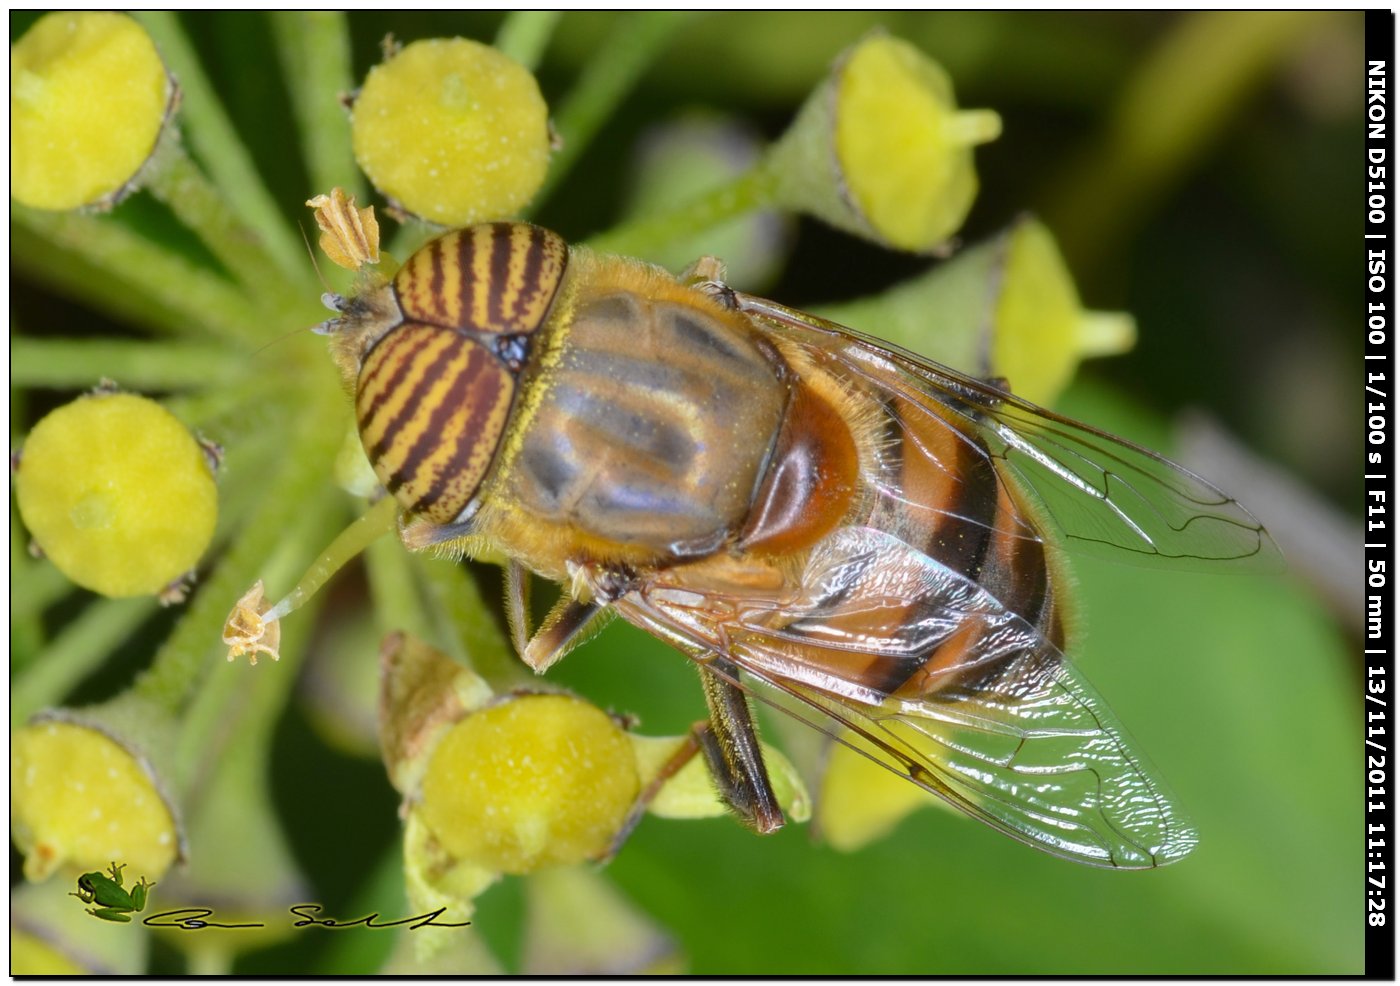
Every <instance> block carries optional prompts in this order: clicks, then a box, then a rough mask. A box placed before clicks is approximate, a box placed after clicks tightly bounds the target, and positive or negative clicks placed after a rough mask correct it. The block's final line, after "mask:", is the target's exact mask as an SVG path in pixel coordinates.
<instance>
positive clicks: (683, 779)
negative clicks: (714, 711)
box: [627, 733, 812, 822]
mask: <svg viewBox="0 0 1400 986" xmlns="http://www.w3.org/2000/svg"><path fill="white" fill-rule="evenodd" d="M627 738H628V739H629V740H631V741H632V748H633V750H634V751H635V752H636V757H637V770H638V772H639V773H640V774H641V776H642V779H643V780H644V781H645V782H647V783H650V782H651V781H652V779H653V778H655V777H657V776H658V775H659V774H660V773H661V771H662V769H663V768H664V767H665V766H666V764H667V761H669V760H670V759H671V758H672V757H673V756H674V755H675V754H676V752H677V751H678V750H679V749H680V748H681V747H682V745H683V744H684V743H686V742H687V738H686V737H676V736H641V735H638V734H637V733H629V734H628V736H627ZM761 745H762V747H763V764H764V766H765V767H766V768H767V769H768V779H769V781H770V782H772V785H773V794H774V795H775V796H776V797H777V799H778V806H779V807H781V808H782V809H783V814H784V815H786V816H787V819H788V821H790V822H805V821H807V820H808V819H809V818H810V817H811V815H812V802H811V798H810V797H809V796H808V794H807V786H806V785H805V784H804V783H803V782H802V775H801V774H800V773H799V772H798V770H797V768H796V767H794V766H793V764H792V761H791V760H789V759H788V758H787V756H786V755H785V754H784V753H783V752H782V751H781V750H779V749H778V748H777V747H774V746H769V745H768V744H767V743H762V744H761ZM647 811H648V812H650V813H651V814H653V815H655V816H657V817H658V818H717V817H719V816H720V815H727V814H729V812H730V809H729V806H728V805H726V804H725V803H724V801H723V800H722V799H721V798H720V796H719V791H717V790H716V789H715V782H714V779H713V778H712V777H711V776H710V768H709V765H708V764H707V763H706V762H705V758H704V757H703V756H699V755H696V756H694V757H692V758H691V759H690V760H689V761H688V762H687V763H686V764H685V766H683V767H682V768H681V769H680V770H678V771H676V772H675V773H674V774H673V775H671V776H670V777H668V778H667V779H666V781H665V783H663V784H662V785H661V787H660V789H659V790H657V792H656V796H655V797H653V798H652V799H651V800H650V801H649V802H648V803H647Z"/></svg>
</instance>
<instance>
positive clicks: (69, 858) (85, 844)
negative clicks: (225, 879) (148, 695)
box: [10, 721, 180, 881]
mask: <svg viewBox="0 0 1400 986" xmlns="http://www.w3.org/2000/svg"><path fill="white" fill-rule="evenodd" d="M10 784H11V787H10V831H11V834H12V836H13V837H14V841H15V845H16V846H18V847H19V850H20V852H21V853H23V854H24V857H25V859H24V875H25V876H26V877H27V878H28V879H30V880H42V879H44V878H45V877H47V876H48V875H49V874H50V873H52V872H53V871H54V870H55V869H56V868H57V867H59V866H61V865H63V864H71V865H72V866H74V867H77V868H79V869H83V870H101V869H105V868H106V866H107V865H108V864H109V863H111V862H112V861H114V860H115V861H118V862H121V863H124V864H126V865H128V866H130V867H131V872H133V873H140V874H141V875H143V876H145V877H146V878H147V879H150V880H153V881H154V880H158V879H160V877H161V876H162V874H164V873H165V871H166V870H168V869H169V868H170V865H171V863H173V862H174V861H175V859H176V856H177V854H178V852H179V849H180V840H179V834H178V830H177V828H176V822H175V817H174V815H173V814H172V813H171V811H170V808H169V807H168V806H167V804H166V802H165V799H164V798H163V797H162V796H161V794H160V791H159V790H158V789H157V787H156V785H155V782H154V780H153V779H152V776H151V774H150V772H149V771H148V770H147V769H146V767H145V766H144V765H143V764H142V763H141V761H139V760H138V759H137V758H136V757H135V756H134V755H133V754H132V753H131V752H129V751H128V750H127V749H125V748H124V747H122V746H121V745H120V744H118V743H117V742H116V741H115V740H113V739H111V738H110V737H108V736H106V735H104V734H103V733H101V732H99V731H98V730H96V729H91V728H88V727H86V726H81V725H78V724H76V723H72V722H55V721H44V722H38V723H34V724H32V725H29V726H24V727H22V728H21V729H19V730H16V731H15V732H14V733H13V734H12V735H11V737H10Z"/></svg>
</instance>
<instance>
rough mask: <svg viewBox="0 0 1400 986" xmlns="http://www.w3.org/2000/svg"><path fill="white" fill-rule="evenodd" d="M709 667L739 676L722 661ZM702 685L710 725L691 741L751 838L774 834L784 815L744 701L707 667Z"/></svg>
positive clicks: (746, 703) (702, 667) (732, 685)
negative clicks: (697, 745) (703, 757)
mask: <svg viewBox="0 0 1400 986" xmlns="http://www.w3.org/2000/svg"><path fill="white" fill-rule="evenodd" d="M713 667H714V668H716V669H717V670H718V671H722V672H723V673H724V674H725V675H728V676H729V678H734V679H737V678H738V676H739V669H738V668H736V667H735V666H734V665H733V664H731V663H730V662H729V661H726V660H724V659H723V658H716V659H715V660H714V662H713ZM700 683H701V685H703V686H704V690H705V703H706V704H707V705H708V706H709V708H710V721H709V722H708V723H706V724H703V725H702V726H701V727H700V728H698V729H697V730H696V733H695V735H696V739H697V740H698V741H699V744H700V752H701V753H703V754H704V755H705V760H706V762H707V764H708V765H709V768H710V776H711V777H713V778H714V781H715V786H716V787H717V788H718V789H719V795H720V797H721V798H722V799H723V800H724V802H725V803H726V804H727V805H729V806H730V807H731V808H733V809H734V811H735V813H736V814H737V815H738V816H739V819H740V821H742V822H743V823H744V824H745V825H747V826H748V827H749V828H751V829H753V830H754V831H755V832H757V833H759V834H760V835H766V834H768V833H769V832H776V831H777V830H778V829H780V828H782V826H783V822H784V818H783V811H782V809H781V808H780V807H778V796H777V795H776V794H774V793H773V784H772V782H771V781H770V780H769V779H768V769H767V768H766V767H765V766H764V765H763V750H762V749H761V747H760V746H759V743H758V730H757V729H756V728H755V726H754V721H753V712H752V710H750V709H749V703H748V699H747V697H746V696H745V695H744V693H743V692H742V691H741V690H740V689H739V687H738V686H737V685H734V684H732V683H731V682H730V680H728V678H725V677H721V676H720V675H719V674H717V673H715V671H712V670H711V669H710V667H708V666H705V665H701V667H700Z"/></svg>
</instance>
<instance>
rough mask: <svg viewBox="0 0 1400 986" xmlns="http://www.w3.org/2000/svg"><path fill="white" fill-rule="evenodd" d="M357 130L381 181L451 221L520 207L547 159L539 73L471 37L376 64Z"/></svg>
mask: <svg viewBox="0 0 1400 986" xmlns="http://www.w3.org/2000/svg"><path fill="white" fill-rule="evenodd" d="M352 130H353V139H354V147H355V159H356V160H357V161H358V162H359V163H360V167H361V168H363V169H364V171H365V174H366V175H368V176H369V179H370V181H371V182H373V183H374V187H375V188H377V189H379V191H381V192H383V193H384V194H385V195H387V196H389V197H390V198H392V199H393V200H394V201H395V202H397V203H398V204H399V205H401V206H402V207H403V208H404V209H406V210H408V211H409V212H411V213H413V214H415V215H417V216H419V217H421V218H423V219H426V220H428V221H429V222H433V223H438V224H439V225H444V226H465V225H467V224H469V223H475V222H480V221H482V220H486V219H499V218H502V217H505V216H510V215H514V214H515V213H516V212H518V211H519V210H520V209H522V208H523V207H524V206H525V205H527V204H528V203H529V201H530V199H531V198H533V197H534V195H535V193H536V192H537V191H538V190H539V187H540V185H541V184H542V183H543V181H544V176H545V172H546V170H548V167H549V143H550V138H549V121H548V109H547V107H546V106H545V102H544V97H542V96H541V95H540V90H539V86H538V85H537V84H536V82H535V77H534V76H533V75H531V74H530V72H529V71H528V70H527V69H525V68H524V67H522V66H521V65H519V64H517V63H516V62H514V61H512V60H511V59H510V58H507V57H506V56H505V55H503V54H501V53H500V52H498V51H496V50H495V49H494V48H490V47H488V46H486V45H483V44H478V43H477V42H475V41H468V40H465V39H463V38H452V39H434V40H429V41H417V42H414V43H413V44H411V45H408V46H407V47H405V48H404V49H403V50H402V51H400V52H398V53H397V54H396V55H394V56H392V57H391V58H389V59H388V60H387V61H385V62H383V63H382V64H380V65H377V66H375V67H374V68H373V69H371V70H370V73H369V76H368V77H367V78H366V79H365V84H364V87H363V88H362V89H361V90H360V93H359V95H358V96H357V97H356V99H355V105H354V109H353V120H352Z"/></svg>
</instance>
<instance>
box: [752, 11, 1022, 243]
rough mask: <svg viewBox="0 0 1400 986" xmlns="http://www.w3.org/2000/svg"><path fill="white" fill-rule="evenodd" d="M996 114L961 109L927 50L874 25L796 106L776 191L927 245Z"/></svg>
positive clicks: (872, 231) (794, 203)
mask: <svg viewBox="0 0 1400 986" xmlns="http://www.w3.org/2000/svg"><path fill="white" fill-rule="evenodd" d="M1000 133H1001V118H1000V117H998V116H997V115H996V113H994V112H992V111H991V110H960V109H958V107H957V103H956V102H955V100H954V98H953V84H952V82H951V81H950V80H949V78H948V75H947V73H946V72H944V71H943V69H942V68H941V67H939V65H938V64H937V63H936V62H934V61H933V60H932V59H931V58H929V57H928V56H927V55H925V54H924V53H923V52H921V51H920V50H919V49H918V48H915V47H914V46H913V45H911V44H909V43H908V42H906V41H901V40H899V39H898V38H894V37H891V36H889V35H888V34H884V33H882V32H876V33H873V34H870V35H868V36H867V37H866V38H865V39H863V40H862V41H860V42H858V43H857V44H856V45H855V46H854V47H853V48H851V49H850V50H849V51H847V52H846V53H845V54H844V55H843V56H842V57H841V58H840V59H839V60H838V61H837V64H836V66H835V68H834V70H833V71H832V73H831V75H830V76H828V77H827V79H826V81H825V82H824V83H823V84H822V85H821V86H819V87H818V88H817V89H816V90H815V91H814V92H813V94H812V95H811V97H809V98H808V100H807V102H806V103H805V104H804V105H803V107H802V110H801V112H800V113H799V114H798V117H797V119H796V121H794V123H793V125H792V126H791V127H790V128H789V129H788V131H787V133H786V134H784V135H783V138H782V140H781V141H780V142H779V143H778V144H777V145H776V147H775V148H774V152H773V157H772V159H771V161H770V164H771V166H772V167H773V171H774V176H775V179H776V181H777V190H778V197H779V198H780V200H782V201H783V202H784V203H786V204H787V205H789V206H791V207H793V208H797V209H801V210H803V211H806V212H810V213H811V214H813V215H815V216H817V217H819V218H821V219H823V220H825V221H826V222H829V223H831V224H832V225H833V226H836V227H837V228H838V229H844V230H846V231H848V232H851V233H855V234H857V235H860V236H865V237H867V238H869V239H872V240H875V241H876V242H878V243H883V244H885V245H887V246H890V247H894V248H896V249H900V250H912V251H927V250H933V249H934V248H936V247H938V246H940V245H941V244H943V243H944V242H946V241H947V239H948V238H949V237H951V236H952V235H953V233H955V232H956V231H957V229H958V227H959V226H961V225H962V223H963V220H964V219H966V218H967V213H968V210H969V209H971V207H972V201H973V199H974V198H975V197H976V195H977V173H976V171H975V170H974V168H973V163H972V149H973V147H974V146H975V145H977V144H984V143H986V142H988V141H990V140H995V139H996V137H997V136H998V135H999V134H1000Z"/></svg>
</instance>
